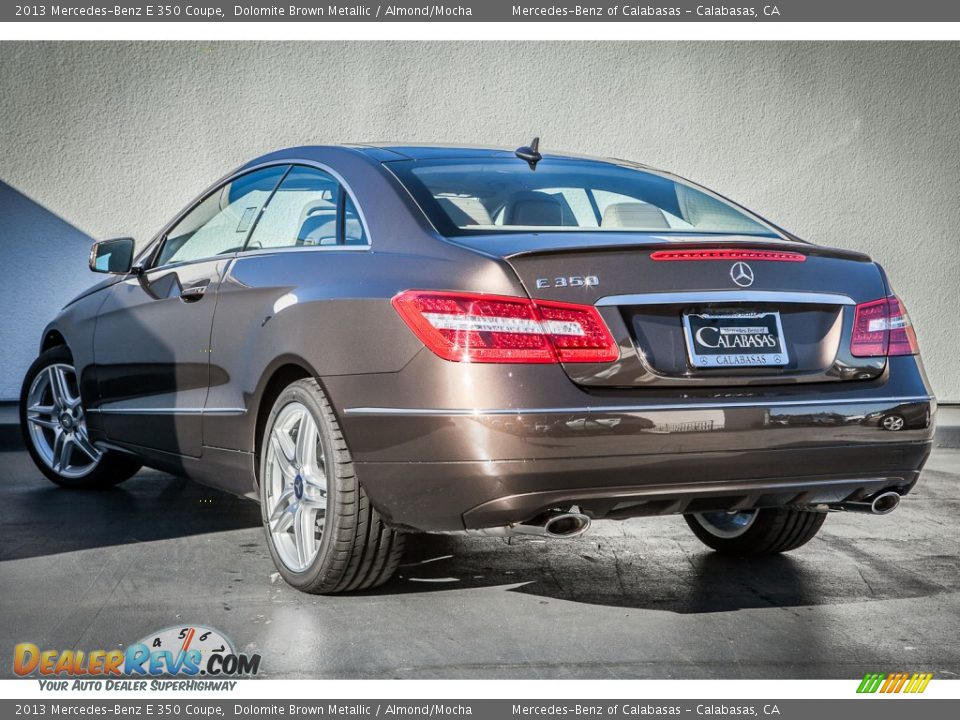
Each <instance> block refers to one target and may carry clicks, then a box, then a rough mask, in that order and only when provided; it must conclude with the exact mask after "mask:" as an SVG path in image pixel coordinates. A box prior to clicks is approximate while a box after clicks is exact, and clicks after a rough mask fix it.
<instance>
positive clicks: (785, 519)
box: [683, 508, 827, 555]
mask: <svg viewBox="0 0 960 720" xmlns="http://www.w3.org/2000/svg"><path fill="white" fill-rule="evenodd" d="M683 517H684V519H685V520H686V521H687V524H688V525H689V526H690V529H691V530H693V534H694V535H696V536H697V537H698V538H700V540H701V542H703V543H704V544H705V545H707V546H709V547H711V548H713V549H714V550H716V551H717V552H719V553H723V554H725V555H772V554H775V553H782V552H787V551H788V550H794V549H796V548H798V547H800V546H801V545H804V544H806V543H807V542H809V541H810V540H812V539H813V537H814V535H816V534H817V532H818V531H819V530H820V526H821V525H823V521H824V520H825V519H826V517H827V515H826V513H819V512H811V511H809V510H797V509H794V508H762V509H759V510H746V511H743V512H734V513H730V512H708V513H691V514H689V515H684V516H683Z"/></svg>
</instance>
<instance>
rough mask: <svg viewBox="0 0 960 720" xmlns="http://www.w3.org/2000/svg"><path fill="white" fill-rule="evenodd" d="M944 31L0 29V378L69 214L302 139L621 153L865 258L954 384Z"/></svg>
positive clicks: (953, 55)
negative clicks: (430, 36)
mask: <svg viewBox="0 0 960 720" xmlns="http://www.w3.org/2000/svg"><path fill="white" fill-rule="evenodd" d="M958 77H960V44H957V43H882V44H881V43H830V44H820V43H719V42H716V43H603V44H600V43H559V42H554V43H526V44H518V43H477V44H467V43H383V42H378V43H312V44H301V43H285V44H284V43H280V44H278V43H246V44H237V43H228V44H216V43H157V44H126V43H109V44H97V43H80V42H72V43H63V44H40V43H34V44H25V43H9V42H8V43H0V180H2V181H3V182H4V183H6V184H7V186H2V185H0V203H2V204H0V253H2V255H0V273H2V279H3V282H2V285H0V301H2V307H3V308H4V310H5V312H4V313H3V314H2V316H0V351H2V355H0V363H2V365H0V367H2V375H0V399H2V398H10V397H13V396H14V395H15V393H16V389H17V387H18V385H19V380H20V377H21V375H22V372H23V370H24V369H25V367H26V365H27V364H28V362H29V360H30V359H31V357H32V356H33V354H34V352H35V347H36V343H37V341H38V336H39V332H40V330H41V328H42V325H43V323H44V322H45V321H46V319H47V318H48V317H49V316H50V315H52V313H53V312H54V308H55V306H58V305H60V304H62V302H63V301H65V300H67V299H68V297H69V296H70V295H71V294H73V293H74V292H75V291H76V290H77V289H78V288H79V287H82V286H83V285H84V284H89V283H92V281H93V279H94V278H93V276H91V275H90V274H89V273H88V272H87V271H86V270H85V268H84V265H83V257H84V255H85V253H86V250H87V248H86V238H85V236H84V234H87V235H90V236H94V237H104V236H107V235H110V234H118V233H123V234H127V233H129V234H133V235H135V236H136V237H138V238H140V239H146V238H148V237H149V236H150V235H152V234H153V232H154V231H155V230H156V229H157V228H158V226H160V225H161V224H162V223H163V222H164V221H165V220H166V219H168V218H169V216H170V215H171V214H172V213H174V212H176V211H177V210H178V209H180V208H181V207H182V205H183V204H184V203H185V202H187V201H188V200H189V199H190V198H191V197H193V196H194V195H195V194H197V193H198V192H199V191H200V190H202V189H203V187H204V186H205V185H207V184H208V183H209V182H211V181H212V180H213V179H215V178H216V177H218V176H219V175H221V174H223V173H225V172H226V171H228V170H230V169H231V168H232V167H234V166H236V165H238V164H240V163H241V162H243V161H245V160H247V159H249V158H250V157H252V156H254V155H256V154H259V153H262V152H264V151H267V150H270V149H273V148H277V147H281V146H285V145H293V144H300V143H336V142H344V141H355V140H380V139H401V140H424V141H438V142H447V143H458V142H465V143H471V144H488V143H491V144H496V145H507V146H516V145H519V144H521V143H522V142H526V141H527V140H529V139H530V138H531V137H532V136H533V135H534V134H539V135H541V136H542V137H543V144H544V146H545V147H547V148H562V149H566V150H571V151H579V152H586V153H591V154H600V155H613V156H618V157H627V158H632V159H636V160H640V161H643V162H646V163H649V164H652V165H655V166H659V167H664V168H668V169H671V170H673V171H675V172H678V173H680V174H681V175H686V176H688V177H690V178H693V179H695V180H698V181H700V182H703V183H704V184H706V185H708V186H710V187H713V188H715V189H717V190H719V191H720V192H722V193H724V194H727V195H730V196H732V197H734V198H736V199H737V200H739V201H741V202H743V203H744V204H746V205H747V206H749V207H751V208H753V209H755V210H756V211H758V212H760V213H761V214H762V215H765V216H767V217H769V218H771V219H773V220H775V221H776V222H778V223H780V224H782V225H784V226H785V227H787V228H789V229H790V230H792V231H794V232H796V233H798V234H799V235H800V236H802V237H805V238H807V239H809V240H812V241H814V242H818V243H825V244H831V245H838V246H842V247H852V248H858V249H862V250H866V251H867V252H869V253H871V254H872V255H873V256H874V257H875V258H876V259H877V260H879V261H881V262H882V263H884V265H885V266H886V267H887V269H888V271H889V273H890V275H891V277H892V280H893V282H894V283H895V286H896V287H897V289H898V291H899V292H900V294H901V295H902V296H903V298H904V300H905V301H906V303H907V306H908V307H909V308H910V311H911V314H912V315H913V318H914V321H915V323H916V324H917V325H918V326H919V334H920V340H921V344H922V346H923V350H924V355H925V358H926V362H927V368H928V370H929V373H930V376H931V378H932V381H933V385H934V389H935V391H936V392H937V394H938V396H940V398H941V399H946V400H953V401H960V364H958V362H957V359H956V358H957V342H956V331H955V329H954V328H955V325H956V321H955V319H954V315H955V314H956V312H957V295H958V290H960V245H958V229H960V191H958V188H960V122H958V118H960V83H958V81H957V78H958Z"/></svg>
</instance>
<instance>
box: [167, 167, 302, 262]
mask: <svg viewBox="0 0 960 720" xmlns="http://www.w3.org/2000/svg"><path fill="white" fill-rule="evenodd" d="M287 167H288V166H285V165H281V166H274V167H268V168H264V169H263V170H256V171H254V172H251V173H247V174H246V175H242V176H240V177H238V178H236V179H234V180H233V181H231V182H228V183H227V184H226V185H224V186H223V187H220V188H218V189H217V190H214V191H213V192H212V193H211V194H210V195H208V196H207V197H205V198H204V199H203V200H201V201H200V203H199V204H198V205H197V206H196V207H194V208H193V210H191V211H190V212H189V213H187V214H186V215H185V216H184V217H183V219H182V220H180V222H178V223H177V224H176V225H175V226H174V227H173V228H172V229H171V230H170V231H169V232H168V233H167V237H166V239H165V240H164V243H163V247H162V248H160V254H159V255H158V256H157V259H156V262H155V263H154V265H155V266H156V265H166V264H167V263H173V262H184V261H187V260H200V259H203V258H208V257H214V256H216V255H223V254H226V253H231V252H236V251H238V250H241V249H242V248H243V245H244V243H245V242H246V240H247V235H248V234H249V232H250V228H251V227H253V224H254V223H255V222H256V220H257V216H258V215H259V214H260V210H261V209H262V208H263V205H264V203H265V202H266V201H267V198H269V197H270V193H271V192H273V189H274V188H275V187H276V186H277V183H278V182H279V180H280V178H281V177H283V174H284V173H285V172H286V171H287Z"/></svg>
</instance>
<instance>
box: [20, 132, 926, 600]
mask: <svg viewBox="0 0 960 720" xmlns="http://www.w3.org/2000/svg"><path fill="white" fill-rule="evenodd" d="M537 145H538V144H537V142H534V143H532V144H531V145H530V146H525V147H523V148H520V149H518V150H506V151H505V150H493V149H475V148H451V147H426V146H417V147H410V146H400V145H376V146H374V145H353V146H342V147H299V148H292V149H288V150H282V151H279V152H275V153H272V154H270V155H266V156H264V157H261V158H258V159H256V160H254V161H252V162H250V163H249V164H247V165H245V166H243V167H241V168H240V169H238V170H237V171H235V172H233V173H231V174H230V175H228V176H227V177H225V178H224V179H222V180H220V181H219V182H217V183H215V184H214V185H213V186H212V187H211V188H210V189H209V190H207V191H206V192H205V193H203V195H202V196H201V197H200V198H199V199H197V200H196V201H194V202H193V203H191V204H190V205H189V206H188V207H187V208H186V209H185V210H183V212H181V213H180V214H179V215H177V216H176V217H174V218H173V220H171V222H170V223H169V224H168V225H167V226H166V227H164V228H163V229H162V230H161V231H160V232H159V233H158V234H157V236H156V237H155V238H153V240H152V241H151V242H149V243H148V244H146V245H145V246H144V247H143V248H142V250H141V251H140V252H139V253H135V252H134V245H133V241H132V240H130V239H129V238H120V239H115V240H107V241H103V242H100V243H97V244H96V245H95V246H94V248H93V251H92V253H91V258H90V266H91V269H93V270H95V271H97V272H103V273H109V274H110V277H108V278H107V279H105V280H104V281H103V282H102V283H100V284H98V285H96V286H94V287H92V288H90V290H88V291H87V292H85V293H83V294H82V295H81V296H80V297H78V298H76V299H75V300H73V301H72V302H70V303H69V304H68V305H67V306H66V308H64V310H63V311H62V312H61V313H60V315H59V316H58V317H57V318H56V319H55V320H54V321H53V322H52V323H51V324H50V325H49V327H48V328H47V329H46V331H45V332H44V335H43V338H42V343H41V346H40V356H39V358H38V359H37V361H36V362H35V363H34V364H33V366H32V367H31V368H30V370H29V372H28V374H27V377H26V379H25V382H24V386H23V393H22V398H21V413H22V423H23V427H24V432H25V435H26V439H27V441H28V446H29V450H30V453H31V455H32V456H33V459H34V460H35V461H36V463H37V465H38V466H39V468H40V469H41V470H42V472H43V473H44V474H45V475H46V476H47V477H48V478H50V479H51V480H53V481H54V482H56V483H58V484H60V485H64V486H67V487H94V486H104V485H110V484H113V483H117V482H120V481H122V480H124V479H126V478H128V477H130V476H131V475H132V474H133V473H134V472H136V470H137V469H138V468H139V467H140V466H141V465H147V466H150V467H154V468H159V469H163V470H166V471H170V472H173V473H180V474H184V475H187V476H189V477H191V478H195V479H197V480H199V481H201V482H205V483H208V484H211V485H215V486H218V487H221V488H224V489H227V490H230V491H233V492H236V493H241V494H252V495H254V496H256V497H257V498H258V499H259V501H260V503H261V507H262V515H263V524H264V527H265V530H266V537H267V541H268V544H269V549H270V553H271V555H272V556H273V559H274V561H275V562H276V565H277V568H278V569H279V571H280V573H281V574H282V576H283V577H284V578H285V579H286V580H287V581H288V582H289V583H290V584H292V585H293V586H295V587H297V588H300V589H301V590H305V591H308V592H320V593H327V592H338V591H349V590H359V589H363V588H369V587H372V586H375V585H377V584H380V583H382V582H384V581H386V580H387V579H388V578H389V577H390V575H391V574H392V573H393V571H394V570H395V568H396V567H397V564H398V562H399V560H400V554H401V551H402V547H403V541H404V535H405V533H408V532H434V533H473V534H480V535H491V536H506V535H511V534H524V533H526V534H534V535H540V536H541V537H548V538H561V537H574V536H577V535H580V534H581V533H583V532H584V531H586V530H587V529H588V527H589V526H590V523H591V521H593V520H597V519H604V518H607V519H624V518H632V517H636V516H644V515H665V514H682V515H683V516H684V517H685V518H686V520H687V522H688V523H689V525H690V527H691V529H692V530H693V532H694V533H695V534H696V535H697V537H699V538H700V540H702V541H703V542H704V543H706V544H707V545H708V546H710V547H712V548H713V549H715V550H717V551H720V552H726V553H732V554H738V555H751V554H760V553H774V552H781V551H785V550H791V549H793V548H796V547H798V546H800V545H802V544H803V543H805V542H807V541H808V540H810V539H811V538H812V537H813V536H814V535H815V534H816V532H817V531H818V530H819V528H820V526H821V525H822V524H823V521H824V518H825V517H826V514H827V513H828V512H829V511H831V510H853V511H864V512H872V513H875V514H883V513H887V512H890V511H892V510H893V509H895V508H896V507H897V504H898V503H899V501H900V498H901V497H902V496H903V495H906V494H907V493H908V492H909V491H910V490H911V488H912V487H913V486H914V484H915V483H916V482H917V478H918V476H919V473H920V470H921V468H922V466H923V464H924V461H925V460H926V458H927V455H928V453H929V451H930V446H931V436H932V433H933V418H932V416H933V413H934V411H935V401H934V398H933V397H932V396H931V392H930V388H929V387H928V384H927V381H926V379H925V377H924V372H923V369H922V366H921V363H920V359H919V357H918V356H917V342H916V338H915V335H914V331H913V328H912V327H911V325H910V320H909V319H908V317H907V313H906V310H905V309H904V306H903V304H902V303H901V301H900V300H899V299H898V298H897V297H896V296H895V295H894V294H893V292H892V290H891V287H890V283H889V282H888V280H887V277H886V276H885V274H884V272H883V270H882V269H881V268H880V267H879V266H878V265H877V264H876V263H874V262H872V261H871V260H870V258H868V257H867V256H865V255H862V254H860V253H858V252H852V251H850V250H838V249H833V248H828V247H821V246H818V245H812V244H809V243H807V242H804V241H801V240H799V239H798V238H796V237H794V236H793V235H791V234H789V233H788V232H786V231H784V230H782V229H781V228H779V227H777V226H775V225H773V224H771V223H770V222H768V221H766V220H764V219H762V218H760V217H758V216H757V215H755V214H753V213H751V212H750V211H748V210H746V209H744V208H743V207H740V206H739V205H736V204H734V203H732V202H731V201H729V200H726V199H724V198H723V197H721V196H719V195H717V194H715V193H713V192H711V191H709V190H706V189H704V188H702V187H699V186H697V185H695V184H693V183H691V182H688V181H686V180H683V179H681V178H679V177H676V176H674V175H671V174H670V173H666V172H661V171H658V170H653V169H650V168H647V167H644V166H641V165H636V164H633V163H629V162H624V161H620V160H599V159H586V158H581V157H573V156H568V155H562V154H556V155H553V154H541V153H540V151H539V148H538V147H537Z"/></svg>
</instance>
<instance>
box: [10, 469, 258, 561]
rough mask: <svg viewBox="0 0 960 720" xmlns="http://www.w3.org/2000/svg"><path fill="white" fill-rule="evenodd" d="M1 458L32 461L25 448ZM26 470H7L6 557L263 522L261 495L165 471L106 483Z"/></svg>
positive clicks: (98, 546) (158, 538)
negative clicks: (86, 485)
mask: <svg viewBox="0 0 960 720" xmlns="http://www.w3.org/2000/svg"><path fill="white" fill-rule="evenodd" d="M0 458H2V461H0V462H2V466H3V467H4V469H7V468H8V467H11V465H12V464H13V463H14V462H15V463H16V465H20V464H21V462H20V461H21V459H24V458H25V459H26V462H27V463H29V462H30V461H29V458H26V453H6V452H5V453H0ZM14 469H17V468H16V466H14ZM15 475H20V473H15ZM23 476H26V477H24V479H22V480H19V481H17V479H14V480H13V481H12V482H11V479H10V478H5V480H6V482H5V485H4V487H3V491H2V494H0V561H5V560H19V559H22V558H31V557H40V556H46V555H57V554H60V553H67V552H74V551H77V550H87V549H92V548H101V547H109V546H114V545H123V544H128V543H135V542H149V541H153V540H167V539H171V538H180V537H187V536H191V535H201V534H205V533H215V532H222V531H225V530H238V529H243V528H251V527H259V526H260V508H259V506H258V505H257V504H256V503H255V502H251V501H249V500H245V499H243V498H240V497H236V496H234V495H230V494H228V493H225V492H221V491H219V490H214V489H211V488H208V487H204V486H202V485H198V484H197V483H193V482H190V481H189V480H185V479H182V478H177V477H173V476H171V475H166V474H164V473H158V472H154V471H149V470H148V471H142V472H141V473H139V474H138V475H136V476H135V477H134V478H132V479H130V480H128V481H127V482H125V483H123V484H122V485H118V486H116V487H112V488H108V489H105V490H68V489H65V488H59V487H56V486H55V485H53V484H51V483H49V482H47V481H46V480H45V479H43V478H42V477H41V476H40V475H39V473H37V472H36V471H35V470H34V471H32V472H30V473H29V475H28V474H27V473H23ZM23 476H21V477H23ZM27 477H29V479H27Z"/></svg>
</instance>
